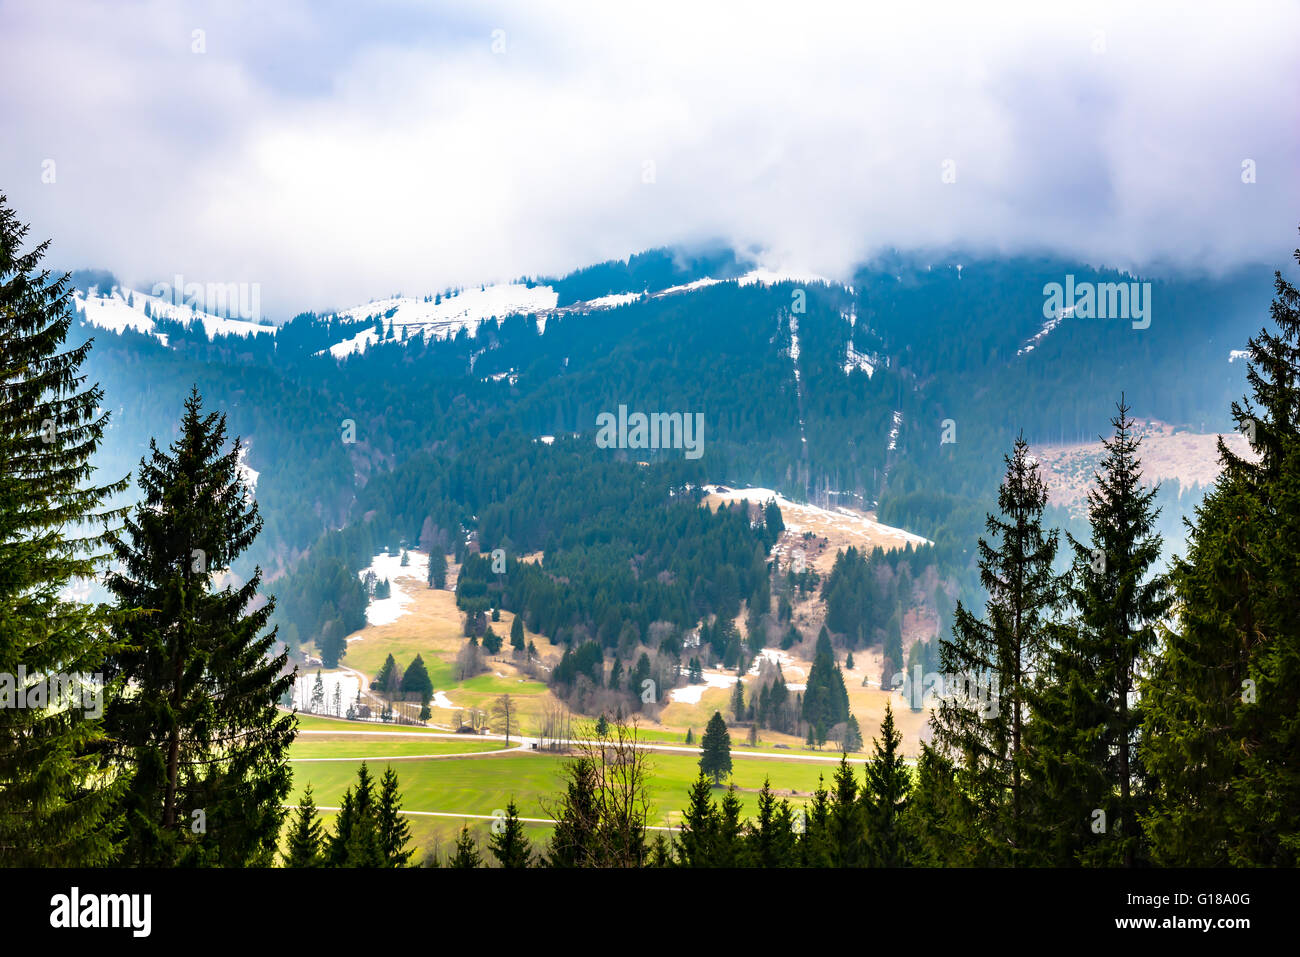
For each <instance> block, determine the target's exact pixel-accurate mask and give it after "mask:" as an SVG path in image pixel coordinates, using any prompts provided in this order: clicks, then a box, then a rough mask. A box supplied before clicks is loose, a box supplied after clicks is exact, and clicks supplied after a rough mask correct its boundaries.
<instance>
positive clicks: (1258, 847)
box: [1141, 249, 1300, 867]
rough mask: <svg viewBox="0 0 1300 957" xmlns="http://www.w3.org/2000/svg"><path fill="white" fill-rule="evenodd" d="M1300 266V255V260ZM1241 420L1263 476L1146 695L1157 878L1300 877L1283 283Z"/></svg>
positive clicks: (1219, 547) (1150, 823) (1299, 328)
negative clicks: (1269, 873)
mask: <svg viewBox="0 0 1300 957" xmlns="http://www.w3.org/2000/svg"><path fill="white" fill-rule="evenodd" d="M1293 256H1294V258H1295V260H1296V262H1297V263H1300V249H1298V250H1296V251H1295V252H1294V253H1293ZM1274 289H1275V292H1276V296H1275V298H1274V300H1273V303H1272V307H1271V310H1272V318H1273V321H1274V324H1275V325H1276V330H1274V331H1270V330H1268V329H1262V330H1261V331H1260V332H1259V333H1258V334H1256V335H1255V336H1254V337H1252V338H1251V339H1250V341H1249V343H1248V356H1247V366H1246V369H1247V372H1246V375H1247V380H1248V382H1249V384H1250V387H1251V392H1252V396H1253V401H1251V400H1249V399H1243V400H1242V402H1239V403H1238V402H1234V403H1233V405H1232V415H1233V418H1234V419H1235V420H1236V421H1237V423H1238V427H1239V428H1240V429H1241V431H1242V432H1243V433H1244V434H1245V435H1246V437H1247V439H1248V441H1249V442H1250V445H1251V447H1252V449H1253V451H1254V452H1255V453H1256V454H1257V455H1258V457H1259V458H1258V461H1257V462H1252V461H1249V460H1247V459H1246V458H1244V457H1241V456H1238V455H1236V454H1234V453H1233V452H1232V451H1231V450H1229V449H1228V447H1227V446H1226V444H1225V443H1223V442H1222V441H1220V443H1219V458H1220V461H1221V462H1222V463H1223V465H1224V471H1223V473H1222V474H1221V475H1220V476H1219V479H1218V480H1217V481H1216V483H1215V485H1214V487H1213V488H1212V489H1211V491H1210V492H1209V494H1208V495H1206V497H1205V500H1204V502H1203V503H1202V504H1201V506H1200V507H1199V508H1198V509H1197V512H1196V520H1195V522H1194V524H1193V525H1192V527H1191V529H1190V533H1189V536H1188V554H1187V558H1186V560H1185V561H1180V562H1178V563H1177V564H1176V565H1175V568H1174V571H1173V573H1172V576H1171V577H1172V580H1173V584H1174V592H1175V607H1176V610H1177V619H1176V621H1175V623H1174V624H1173V625H1172V626H1171V627H1170V628H1169V629H1168V630H1167V631H1166V632H1165V633H1164V634H1163V639H1164V640H1163V642H1162V647H1161V649H1160V652H1159V654H1158V655H1157V656H1156V658H1155V660H1154V662H1153V664H1152V666H1151V668H1150V669H1149V673H1148V675H1147V678H1146V680H1145V681H1144V682H1143V686H1142V690H1143V703H1144V704H1143V710H1144V718H1145V721H1144V727H1143V732H1144V734H1143V739H1142V746H1141V750H1142V758H1143V761H1144V764H1145V767H1146V768H1147V769H1148V772H1149V773H1150V775H1151V779H1152V783H1151V789H1152V792H1153V794H1152V796H1153V805H1152V807H1151V808H1150V809H1149V811H1148V813H1147V816H1146V818H1145V820H1144V829H1145V832H1146V835H1147V837H1148V839H1149V842H1150V851H1151V855H1152V857H1153V859H1154V860H1155V862H1156V863H1160V864H1178V865H1182V866H1209V867H1215V866H1284V867H1294V866H1296V864H1297V863H1298V862H1300V826H1298V825H1297V823H1296V822H1297V821H1300V773H1297V760H1296V755H1297V754H1300V723H1297V721H1296V715H1297V714H1298V713H1300V612H1298V611H1297V609H1300V291H1297V289H1296V288H1295V287H1294V286H1293V285H1292V284H1291V283H1289V282H1287V281H1286V280H1285V279H1284V278H1283V277H1282V275H1281V273H1280V272H1279V273H1276V274H1275V279H1274Z"/></svg>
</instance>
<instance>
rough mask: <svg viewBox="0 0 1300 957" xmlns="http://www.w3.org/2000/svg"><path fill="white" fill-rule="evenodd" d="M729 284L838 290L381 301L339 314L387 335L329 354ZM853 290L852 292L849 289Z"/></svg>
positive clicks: (501, 289)
mask: <svg viewBox="0 0 1300 957" xmlns="http://www.w3.org/2000/svg"><path fill="white" fill-rule="evenodd" d="M723 282H734V283H736V284H737V285H739V286H750V285H754V284H755V283H757V284H760V285H764V286H771V285H775V284H777V283H782V282H795V283H807V284H814V283H822V284H827V285H834V283H833V282H832V281H831V280H829V279H826V278H825V277H823V276H817V275H814V274H811V273H795V272H776V271H774V270H770V269H754V270H752V271H750V272H748V273H746V274H745V275H743V276H740V277H739V278H736V279H710V278H708V277H705V278H703V279H697V280H695V281H694V282H689V283H686V284H684V285H681V286H671V287H669V288H667V289H661V290H658V291H654V292H652V291H649V290H647V291H645V292H620V293H611V294H610V295H607V296H599V297H597V298H595V299H589V300H586V301H583V302H575V303H572V304H571V305H567V306H558V305H557V304H558V302H559V294H558V293H557V292H556V291H555V290H554V289H553V288H552V287H550V286H548V285H543V284H537V285H532V286H530V285H527V284H525V283H505V284H500V285H493V286H481V287H479V288H477V289H474V288H471V289H465V290H461V291H460V292H455V293H452V294H451V295H448V296H445V297H443V296H437V297H433V298H423V299H417V298H412V297H399V298H392V299H380V300H377V301H375V302H371V303H367V304H366V305H364V306H354V307H353V308H351V309H346V310H344V311H342V312H340V313H338V314H337V315H338V316H339V317H340V318H342V319H350V320H353V321H357V320H360V321H368V322H374V323H376V325H379V326H382V328H383V330H384V331H383V333H382V336H381V333H380V332H378V331H377V330H376V329H375V328H369V329H366V330H365V331H363V332H359V333H357V334H356V335H354V336H352V337H351V338H349V339H345V340H344V341H342V342H339V343H336V344H335V345H332V346H330V348H329V353H330V355H332V356H334V358H336V359H343V358H346V357H347V356H350V355H354V354H360V353H363V352H365V351H366V349H367V348H369V347H370V346H372V345H374V344H375V343H377V342H380V341H381V339H391V340H394V341H397V342H404V341H407V340H409V339H414V338H415V337H416V336H419V337H421V338H423V339H424V340H425V341H428V340H429V339H450V338H453V337H455V336H456V335H457V334H458V333H459V332H460V331H461V330H462V329H463V330H465V333H466V334H467V335H470V336H473V335H475V334H476V333H477V331H478V327H479V325H480V324H481V323H483V322H486V321H490V320H494V319H504V318H505V317H507V316H516V315H536V316H537V331H538V332H539V333H540V334H545V332H546V320H547V318H548V316H550V315H566V314H575V313H586V312H597V311H600V310H604V309H617V308H619V307H621V306H627V305H630V304H632V303H634V302H638V301H640V300H641V299H643V298H651V299H659V298H662V297H664V296H674V295H678V294H681V293H687V292H694V291H696V290H698V289H704V288H707V287H708V286H716V285H718V284H719V283H723ZM845 288H846V289H849V291H850V292H851V291H852V287H848V286H846V287H845Z"/></svg>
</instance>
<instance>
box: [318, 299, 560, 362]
mask: <svg viewBox="0 0 1300 957" xmlns="http://www.w3.org/2000/svg"><path fill="white" fill-rule="evenodd" d="M558 301H559V295H558V294H557V293H556V291H555V290H554V289H552V288H551V287H550V286H528V285H525V284H523V283H505V284H502V285H494V286H483V287H480V288H478V289H464V290H461V291H460V292H457V293H453V294H452V295H449V296H447V297H445V298H440V299H438V300H437V301H435V300H433V299H415V298H410V297H396V298H392V299H380V300H378V301H376V302H370V303H367V304H365V305H364V306H354V307H352V308H351V309H346V310H344V311H343V312H340V313H338V315H339V317H340V318H342V319H351V320H362V321H374V322H379V323H382V324H383V326H384V327H385V330H386V331H388V334H389V335H390V336H392V337H393V338H394V339H397V340H401V339H403V338H406V337H407V336H409V337H410V338H414V337H415V336H417V335H418V336H421V337H422V338H423V339H424V340H425V341H426V342H427V341H428V340H429V339H451V338H453V337H454V336H456V335H457V334H458V333H459V332H460V331H461V330H462V329H464V330H465V332H466V334H467V335H471V336H472V335H474V334H475V333H476V332H477V331H478V327H479V324H480V323H482V322H484V321H487V320H490V319H503V318H505V317H506V316H514V315H527V314H528V313H540V312H546V311H549V310H552V309H554V308H555V305H556V303H557V302H558ZM389 330H391V331H389ZM378 341H380V336H379V333H378V332H376V331H375V330H374V329H373V328H370V329H366V330H365V331H363V332H359V333H357V334H356V335H355V336H353V337H351V338H350V339H345V340H343V341H342V342H339V343H336V344H334V345H332V346H330V348H329V352H330V355H332V356H334V358H336V359H342V358H344V357H346V356H349V355H352V354H353V353H362V352H365V351H366V349H367V348H369V347H370V346H372V345H374V344H375V343H376V342H378Z"/></svg>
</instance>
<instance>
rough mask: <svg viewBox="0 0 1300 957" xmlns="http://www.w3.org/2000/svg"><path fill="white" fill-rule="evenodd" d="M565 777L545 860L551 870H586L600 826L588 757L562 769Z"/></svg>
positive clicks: (593, 767) (596, 796)
mask: <svg viewBox="0 0 1300 957" xmlns="http://www.w3.org/2000/svg"><path fill="white" fill-rule="evenodd" d="M564 774H565V776H566V777H567V778H568V781H567V782H566V783H565V791H564V795H563V796H562V797H561V798H560V808H559V813H558V814H554V815H552V816H553V817H554V818H555V827H554V829H553V830H552V831H551V841H550V844H549V846H548V848H547V861H548V863H549V864H550V866H551V867H586V866H590V865H591V864H592V863H593V856H592V854H593V846H594V843H595V837H596V832H597V829H598V828H599V827H600V806H599V803H598V795H597V793H596V767H595V764H594V763H593V762H592V760H591V759H590V758H588V757H585V756H583V757H578V758H576V759H574V760H573V761H570V762H568V763H567V764H566V765H565V767H564Z"/></svg>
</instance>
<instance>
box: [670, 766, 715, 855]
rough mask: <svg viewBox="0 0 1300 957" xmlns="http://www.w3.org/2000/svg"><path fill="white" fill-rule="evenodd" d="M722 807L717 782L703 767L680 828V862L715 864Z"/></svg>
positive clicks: (693, 787)
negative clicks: (715, 798)
mask: <svg viewBox="0 0 1300 957" xmlns="http://www.w3.org/2000/svg"><path fill="white" fill-rule="evenodd" d="M718 825H719V821H718V808H717V805H716V804H715V803H714V801H713V784H712V783H711V782H710V781H709V778H708V776H707V775H706V774H705V772H704V770H703V769H702V768H701V769H700V773H699V776H698V777H696V779H695V783H694V784H692V785H691V789H690V791H689V793H688V795H687V806H686V810H685V811H683V812H682V823H681V825H680V826H679V827H678V829H677V839H676V848H677V862H678V864H680V865H681V866H682V867H715V866H716V860H717V845H718Z"/></svg>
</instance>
